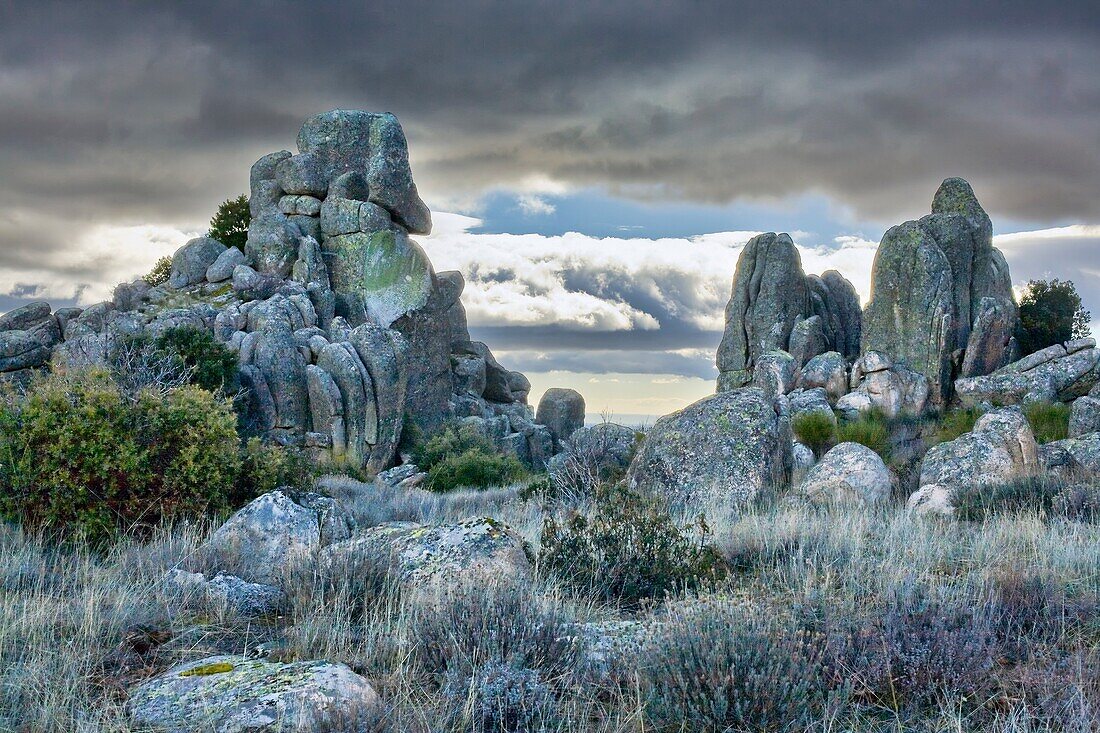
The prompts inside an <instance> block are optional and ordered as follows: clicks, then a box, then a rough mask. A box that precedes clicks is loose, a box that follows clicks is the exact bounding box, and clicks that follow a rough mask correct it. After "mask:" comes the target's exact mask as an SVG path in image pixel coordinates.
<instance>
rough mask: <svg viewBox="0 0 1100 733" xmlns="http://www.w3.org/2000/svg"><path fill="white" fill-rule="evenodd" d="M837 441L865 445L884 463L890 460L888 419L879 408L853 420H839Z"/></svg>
mask: <svg viewBox="0 0 1100 733" xmlns="http://www.w3.org/2000/svg"><path fill="white" fill-rule="evenodd" d="M837 441H838V442H841V443H859V444H860V445H865V446H867V447H868V448H870V449H871V450H873V451H874V452H875V453H878V454H879V457H881V458H882V460H883V461H884V462H886V463H889V462H890V452H891V451H890V420H889V418H887V417H886V416H885V415H884V414H883V413H882V412H881V411H879V410H871V411H870V412H866V413H863V414H861V415H860V416H859V417H858V418H856V419H855V420H847V421H841V423H840V424H839V425H838V426H837Z"/></svg>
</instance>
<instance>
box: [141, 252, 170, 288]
mask: <svg viewBox="0 0 1100 733" xmlns="http://www.w3.org/2000/svg"><path fill="white" fill-rule="evenodd" d="M171 274H172V258H171V257H161V258H160V259H159V260H157V261H156V262H155V263H154V264H153V269H151V270H149V272H148V273H147V274H146V275H145V276H144V277H142V278H141V279H142V280H144V281H145V282H147V283H149V284H150V285H151V286H153V287H154V288H155V287H156V286H158V285H163V284H164V283H166V282H168V278H169V277H170V276H171Z"/></svg>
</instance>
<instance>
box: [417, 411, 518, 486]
mask: <svg viewBox="0 0 1100 733" xmlns="http://www.w3.org/2000/svg"><path fill="white" fill-rule="evenodd" d="M413 460H414V462H415V463H416V465H417V466H419V467H420V469H421V470H422V471H427V473H428V476H427V478H426V479H425V482H424V485H425V487H426V488H428V489H430V490H431V491H452V490H454V489H457V488H459V487H464V486H465V487H479V488H486V487H490V486H505V485H507V484H510V483H514V482H516V481H519V480H521V479H523V478H524V477H525V476H527V469H526V468H524V466H523V464H522V463H520V462H519V459H517V458H516V457H515V456H512V455H505V454H503V453H501V452H500V450H498V449H497V447H496V446H495V445H494V444H493V442H492V441H491V440H489V439H488V438H486V437H485V436H483V435H482V434H481V433H479V432H478V431H477V430H476V429H474V428H473V427H471V426H467V425H448V426H447V427H445V428H444V429H443V430H442V431H440V432H439V433H438V434H436V435H435V436H433V437H432V438H431V439H429V440H427V441H425V442H423V443H421V444H420V445H419V447H417V448H416V449H415V451H414V453H413Z"/></svg>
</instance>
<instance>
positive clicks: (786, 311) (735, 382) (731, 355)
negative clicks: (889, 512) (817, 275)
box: [717, 232, 810, 390]
mask: <svg viewBox="0 0 1100 733" xmlns="http://www.w3.org/2000/svg"><path fill="white" fill-rule="evenodd" d="M809 310H810V308H809V295H808V291H807V287H806V276H805V274H804V273H803V271H802V260H801V258H800V257H799V255H798V249H797V248H796V247H795V246H794V242H793V241H792V240H791V238H790V236H789V235H787V234H775V233H774V232H768V233H766V234H760V235H757V236H755V237H753V238H752V239H750V240H749V242H748V244H746V245H745V248H744V249H743V250H742V251H741V255H740V256H739V257H738V259H737V269H736V271H735V272H734V276H733V287H732V292H731V294H730V299H729V303H728V304H727V305H726V327H725V332H724V333H723V334H722V342H721V344H720V345H719V347H718V355H717V364H718V370H719V372H720V374H719V377H718V388H719V389H721V390H725V389H736V388H738V387H741V386H744V385H746V384H748V383H749V382H750V381H751V380H752V375H753V370H754V369H755V367H756V362H757V360H758V359H759V357H760V356H761V355H762V354H764V353H765V352H768V351H773V350H777V349H783V350H785V349H786V348H788V346H789V341H790V336H791V330H792V329H793V328H794V325H795V321H796V320H797V319H798V318H799V316H803V315H806V314H807V313H808V312H809Z"/></svg>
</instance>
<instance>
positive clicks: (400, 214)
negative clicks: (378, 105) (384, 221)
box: [298, 110, 432, 234]
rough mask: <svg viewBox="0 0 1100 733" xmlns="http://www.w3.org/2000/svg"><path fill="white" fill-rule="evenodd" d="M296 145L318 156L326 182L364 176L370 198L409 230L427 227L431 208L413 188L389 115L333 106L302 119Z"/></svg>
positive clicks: (399, 133) (400, 135) (402, 143)
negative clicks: (350, 173)
mask: <svg viewBox="0 0 1100 733" xmlns="http://www.w3.org/2000/svg"><path fill="white" fill-rule="evenodd" d="M298 149H299V150H300V151H301V152H302V153H303V154H313V155H316V156H317V158H319V159H321V160H322V161H323V166H324V173H325V178H326V183H327V182H328V181H331V180H333V179H335V178H336V177H338V176H340V175H343V174H344V173H346V172H348V171H358V172H360V173H362V174H363V177H364V178H365V179H366V181H367V188H368V192H369V196H370V199H369V200H370V201H371V202H373V203H376V204H378V205H379V206H382V207H384V208H385V209H386V210H387V211H389V212H390V213H391V214H393V217H394V219H395V220H397V221H398V222H399V223H400V224H401V225H402V226H403V227H405V228H406V229H408V230H409V231H410V232H413V233H414V234H428V233H429V232H430V231H431V226H432V224H431V213H430V212H429V211H428V207H427V206H425V205H424V202H423V201H421V200H420V196H419V195H418V194H417V191H416V184H414V183H413V179H412V171H411V170H410V169H409V151H408V143H407V142H406V140H405V133H404V131H403V130H402V129H401V124H400V123H399V122H398V121H397V118H396V117H394V116H393V115H392V114H389V113H383V114H374V113H370V112H363V111H359V110H332V111H330V112H325V113H323V114H319V115H316V116H314V117H311V118H310V119H308V120H306V122H305V124H304V125H302V129H301V131H300V132H299V133H298Z"/></svg>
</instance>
